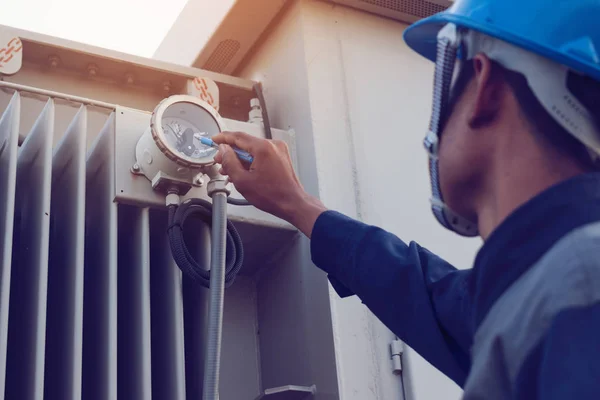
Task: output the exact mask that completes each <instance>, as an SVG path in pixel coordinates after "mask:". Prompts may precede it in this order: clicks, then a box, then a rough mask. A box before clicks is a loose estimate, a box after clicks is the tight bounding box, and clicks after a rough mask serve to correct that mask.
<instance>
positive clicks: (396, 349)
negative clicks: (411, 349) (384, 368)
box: [390, 340, 404, 375]
mask: <svg viewBox="0 0 600 400" xmlns="http://www.w3.org/2000/svg"><path fill="white" fill-rule="evenodd" d="M390 352H391V353H392V372H393V373H394V375H400V374H402V353H404V342H402V341H401V340H394V341H393V342H392V343H390Z"/></svg>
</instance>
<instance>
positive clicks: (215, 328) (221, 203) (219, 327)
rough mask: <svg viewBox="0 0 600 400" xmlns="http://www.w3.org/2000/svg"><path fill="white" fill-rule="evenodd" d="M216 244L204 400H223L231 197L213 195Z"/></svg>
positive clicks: (210, 297)
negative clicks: (220, 397)
mask: <svg viewBox="0 0 600 400" xmlns="http://www.w3.org/2000/svg"><path fill="white" fill-rule="evenodd" d="M212 200H213V209H212V244H211V258H210V294H209V311H208V334H207V341H206V352H205V355H206V359H205V363H204V385H203V387H202V399H203V400H218V399H219V372H220V368H221V339H222V334H223V304H224V302H223V297H224V293H225V254H226V248H225V246H226V233H227V193H225V192H223V191H217V192H214V193H212Z"/></svg>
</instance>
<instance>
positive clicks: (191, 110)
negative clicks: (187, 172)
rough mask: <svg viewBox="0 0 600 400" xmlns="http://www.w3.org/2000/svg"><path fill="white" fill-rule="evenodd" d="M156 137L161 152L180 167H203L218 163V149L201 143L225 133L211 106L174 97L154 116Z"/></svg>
mask: <svg viewBox="0 0 600 400" xmlns="http://www.w3.org/2000/svg"><path fill="white" fill-rule="evenodd" d="M152 127H153V128H152V133H153V137H154V140H155V141H156V143H157V144H158V145H159V146H158V147H159V148H160V149H161V151H162V152H163V153H164V154H165V155H167V156H168V157H169V158H170V159H172V160H174V161H176V162H178V163H179V164H183V165H188V166H195V165H196V166H202V165H207V164H211V163H214V156H215V154H216V153H217V150H216V149H215V148H212V147H210V146H206V145H204V144H202V143H201V142H200V138H201V137H212V136H214V135H216V134H218V133H220V132H221V131H222V130H223V123H222V120H221V118H220V117H219V114H218V113H217V112H216V111H215V109H214V108H212V107H211V106H210V105H208V104H207V103H205V102H203V101H202V100H200V99H197V98H195V97H191V96H172V97H169V98H168V99H165V100H164V101H163V102H162V103H161V104H159V105H158V107H157V108H156V110H155V111H154V114H153V116H152Z"/></svg>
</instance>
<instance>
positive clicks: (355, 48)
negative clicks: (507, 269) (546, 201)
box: [242, 0, 480, 400]
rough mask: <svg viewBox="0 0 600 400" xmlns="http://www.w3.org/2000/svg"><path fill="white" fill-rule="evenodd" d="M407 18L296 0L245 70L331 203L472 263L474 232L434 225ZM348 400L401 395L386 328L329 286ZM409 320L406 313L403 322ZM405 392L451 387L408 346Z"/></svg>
mask: <svg viewBox="0 0 600 400" xmlns="http://www.w3.org/2000/svg"><path fill="white" fill-rule="evenodd" d="M404 28H405V26H404V25H402V24H400V23H398V22H395V21H392V20H387V19H384V18H380V17H376V16H373V15H369V14H366V13H363V12H360V11H356V10H352V9H349V8H345V7H342V6H334V5H331V3H325V2H320V1H313V0H298V1H296V2H295V4H294V5H293V6H291V7H290V9H288V10H287V12H286V14H285V15H284V17H283V18H282V20H281V21H279V23H278V25H277V26H276V28H275V29H273V30H272V32H270V34H269V36H268V38H267V39H266V40H265V41H264V43H263V44H262V45H261V46H260V47H259V48H258V51H257V52H256V54H255V56H254V58H253V59H252V60H251V61H250V62H249V64H248V65H247V66H246V67H245V68H244V69H243V72H242V76H243V77H246V78H251V79H256V80H261V81H263V83H264V86H265V96H266V99H267V102H268V108H269V113H270V115H271V119H272V120H273V125H274V126H277V127H279V128H286V127H287V126H291V127H293V128H294V129H295V130H296V133H297V140H298V152H299V154H298V157H299V163H300V177H301V179H302V181H303V182H304V184H305V185H306V186H307V188H308V189H309V191H311V192H313V193H315V194H318V195H319V196H320V197H321V199H322V200H323V201H324V202H325V203H326V204H327V205H328V206H329V207H331V208H333V209H336V210H339V211H342V212H344V213H346V214H348V215H350V216H352V217H357V218H360V219H362V220H363V221H366V222H367V223H371V224H375V225H379V226H381V227H383V228H385V229H387V230H390V231H391V232H394V233H395V234H397V235H399V236H400V237H401V238H403V239H404V240H407V241H409V240H416V241H418V242H419V243H420V244H422V245H423V246H425V247H428V248H429V249H430V250H432V251H434V252H436V253H438V254H439V255H441V256H443V257H445V258H446V259H447V260H448V261H450V262H452V263H454V264H455V265H456V266H457V267H463V268H464V267H470V266H471V263H472V261H473V258H474V254H475V251H476V249H477V248H478V247H479V245H480V242H479V241H478V240H465V239H462V238H459V237H457V236H455V235H454V234H452V233H449V232H447V231H445V230H444V229H443V228H441V227H440V226H438V224H437V223H436V222H435V220H434V218H433V216H432V215H431V213H430V210H429V203H428V196H429V180H428V174H427V160H426V156H425V152H424V151H423V148H422V139H423V136H424V134H425V132H426V128H427V124H428V119H429V114H430V102H431V84H432V74H433V66H432V65H431V64H430V63H429V62H427V61H425V60H423V59H421V58H419V57H418V56H416V55H415V54H413V53H412V52H411V51H410V50H409V49H408V48H407V47H406V46H405V45H404V43H403V41H402V33H403V30H404ZM331 308H332V315H333V322H334V332H335V340H336V357H337V365H338V375H339V383H340V391H341V394H342V399H344V400H350V399H352V400H359V399H360V400H365V399H399V398H401V397H400V393H401V391H402V387H401V385H400V383H399V382H398V379H397V378H396V377H394V376H393V375H392V374H391V373H390V364H389V349H388V345H389V341H390V340H391V339H393V335H392V334H391V333H390V332H389V331H388V330H387V329H385V328H384V327H383V326H382V324H381V323H380V322H379V321H377V320H376V319H375V318H374V317H373V316H372V315H371V314H370V312H369V311H368V310H367V309H366V308H365V307H364V306H363V305H362V304H361V303H360V301H359V300H358V299H356V298H353V299H345V300H341V299H339V298H338V297H337V296H336V295H335V293H334V292H333V291H332V293H331ZM406 323H410V321H406ZM405 360H406V370H405V377H404V378H405V381H408V387H407V388H406V390H407V392H408V393H407V394H408V397H409V398H410V399H417V400H430V399H431V400H433V399H457V398H459V397H460V393H461V392H460V390H459V388H458V387H457V386H456V385H454V384H453V383H452V382H451V381H449V380H448V379H447V378H445V377H444V376H443V375H441V374H440V373H439V372H437V370H435V369H434V368H433V367H431V366H430V365H429V364H428V363H427V362H425V361H424V360H423V359H422V358H420V357H419V356H418V355H417V354H416V353H414V352H413V351H410V350H409V351H408V352H407V354H406V357H405Z"/></svg>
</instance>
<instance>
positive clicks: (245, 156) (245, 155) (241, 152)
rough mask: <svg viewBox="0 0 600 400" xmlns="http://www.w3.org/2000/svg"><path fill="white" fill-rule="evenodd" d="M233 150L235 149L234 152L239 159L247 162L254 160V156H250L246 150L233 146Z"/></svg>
mask: <svg viewBox="0 0 600 400" xmlns="http://www.w3.org/2000/svg"><path fill="white" fill-rule="evenodd" d="M233 151H235V154H237V156H238V158H239V159H240V160H243V161H246V162H249V163H250V164H252V163H253V162H254V157H252V156H251V155H250V153H248V152H247V151H244V150H240V149H236V148H235V147H233Z"/></svg>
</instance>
